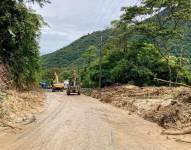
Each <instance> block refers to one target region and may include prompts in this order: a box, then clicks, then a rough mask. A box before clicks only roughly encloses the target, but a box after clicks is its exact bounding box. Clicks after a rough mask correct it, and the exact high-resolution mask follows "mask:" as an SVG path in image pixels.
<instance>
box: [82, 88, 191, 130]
mask: <svg viewBox="0 0 191 150" xmlns="http://www.w3.org/2000/svg"><path fill="white" fill-rule="evenodd" d="M84 93H85V94H86V95H88V96H92V97H94V98H97V99H99V100H100V101H102V102H104V103H110V104H112V105H114V106H117V107H120V108H123V109H125V110H128V111H129V112H130V113H132V112H133V113H136V114H138V115H139V116H141V117H143V118H145V119H147V120H149V121H152V122H156V123H157V124H158V125H160V126H161V127H163V128H166V129H169V128H176V129H182V128H184V127H187V126H189V125H191V124H190V123H191V89H189V88H186V87H173V88H170V87H137V86H133V85H123V86H116V85H115V86H110V87H105V88H103V89H101V94H100V91H99V90H97V89H95V90H85V92H84Z"/></svg>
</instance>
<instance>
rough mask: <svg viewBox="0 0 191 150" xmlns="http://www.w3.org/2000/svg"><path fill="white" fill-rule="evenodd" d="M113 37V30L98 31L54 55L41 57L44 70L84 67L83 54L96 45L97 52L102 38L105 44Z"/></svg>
mask: <svg viewBox="0 0 191 150" xmlns="http://www.w3.org/2000/svg"><path fill="white" fill-rule="evenodd" d="M110 35H111V30H109V29H107V30H104V31H97V32H94V33H91V34H88V35H86V36H83V37H81V38H80V39H78V40H76V41H74V42H73V43H71V44H70V45H68V46H66V47H64V48H62V49H60V50H57V51H55V52H53V53H50V54H47V55H43V56H42V57H41V60H42V67H43V68H54V67H61V68H62V67H72V66H82V65H83V62H84V59H83V58H82V57H81V54H82V53H83V52H84V50H86V49H87V48H88V47H89V46H91V45H94V46H96V47H97V50H99V49H100V45H101V36H102V37H103V44H104V43H105V42H106V41H107V39H108V38H109V37H110Z"/></svg>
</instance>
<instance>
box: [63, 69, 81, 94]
mask: <svg viewBox="0 0 191 150" xmlns="http://www.w3.org/2000/svg"><path fill="white" fill-rule="evenodd" d="M71 93H77V94H78V95H80V94H81V86H80V78H79V77H78V76H77V73H76V71H74V72H73V77H72V78H70V80H69V84H68V86H67V90H66V94H67V95H70V94H71Z"/></svg>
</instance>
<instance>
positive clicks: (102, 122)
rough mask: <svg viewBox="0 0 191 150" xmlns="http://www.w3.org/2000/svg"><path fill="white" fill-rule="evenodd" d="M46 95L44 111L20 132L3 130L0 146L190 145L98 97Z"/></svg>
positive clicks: (47, 149)
mask: <svg viewBox="0 0 191 150" xmlns="http://www.w3.org/2000/svg"><path fill="white" fill-rule="evenodd" d="M46 95H47V99H46V102H47V103H46V105H45V106H46V108H45V111H44V112H43V113H41V114H39V115H37V116H36V117H37V121H36V122H34V123H33V124H30V125H29V126H27V127H26V129H23V130H22V131H21V132H19V133H17V134H12V133H9V132H8V133H7V134H5V135H1V132H0V149H1V150H127V149H128V150H190V149H191V145H190V144H185V143H182V142H175V141H174V139H172V138H169V137H168V139H167V138H166V136H164V135H160V133H161V128H160V127H159V126H157V125H156V124H155V123H152V122H149V121H146V120H144V119H142V118H140V117H138V116H137V115H129V113H128V112H127V111H123V110H121V109H119V108H116V107H113V106H111V105H108V104H103V103H100V102H99V101H98V100H97V99H93V98H91V97H87V96H84V95H80V96H79V95H71V96H67V95H66V94H65V93H61V92H57V93H56V92H55V93H46ZM189 139H190V137H188V140H189ZM181 141H183V140H182V139H181ZM184 141H186V139H184Z"/></svg>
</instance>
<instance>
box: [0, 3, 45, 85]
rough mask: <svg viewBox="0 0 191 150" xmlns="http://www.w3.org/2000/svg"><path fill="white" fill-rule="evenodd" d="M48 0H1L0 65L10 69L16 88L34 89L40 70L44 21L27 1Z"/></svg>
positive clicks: (9, 72)
mask: <svg viewBox="0 0 191 150" xmlns="http://www.w3.org/2000/svg"><path fill="white" fill-rule="evenodd" d="M47 2H48V0H29V1H27V2H26V1H24V0H19V1H18V0H11V1H10V0H3V1H0V62H1V63H0V64H1V65H4V67H6V70H7V71H8V73H7V74H6V75H7V79H8V80H9V85H10V83H13V84H12V85H11V86H14V87H16V88H20V89H21V88H31V87H33V86H34V85H35V84H36V83H37V79H38V77H39V72H40V56H39V45H38V39H39V35H40V28H41V27H42V25H43V24H44V22H43V19H42V17H41V16H40V15H38V14H36V13H35V12H34V11H33V10H32V9H30V8H28V7H27V3H37V4H39V5H40V6H43V5H44V4H45V3H47Z"/></svg>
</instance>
